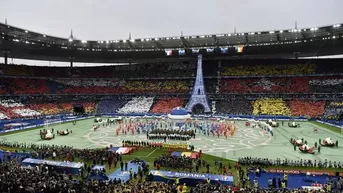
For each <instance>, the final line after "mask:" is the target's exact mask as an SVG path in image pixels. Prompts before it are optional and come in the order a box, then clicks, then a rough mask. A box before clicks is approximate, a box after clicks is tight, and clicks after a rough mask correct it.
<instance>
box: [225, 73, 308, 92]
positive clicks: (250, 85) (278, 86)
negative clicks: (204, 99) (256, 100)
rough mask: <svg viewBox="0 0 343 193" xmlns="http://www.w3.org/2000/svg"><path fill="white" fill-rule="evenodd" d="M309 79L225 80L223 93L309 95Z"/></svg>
mask: <svg viewBox="0 0 343 193" xmlns="http://www.w3.org/2000/svg"><path fill="white" fill-rule="evenodd" d="M308 82H309V78H308V77H290V78H234V79H223V80H222V82H221V87H220V91H221V93H309V92H310V90H309V85H308Z"/></svg>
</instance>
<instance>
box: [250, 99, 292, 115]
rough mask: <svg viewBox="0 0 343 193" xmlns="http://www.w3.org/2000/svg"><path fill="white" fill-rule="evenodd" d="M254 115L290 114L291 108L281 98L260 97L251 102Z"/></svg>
mask: <svg viewBox="0 0 343 193" xmlns="http://www.w3.org/2000/svg"><path fill="white" fill-rule="evenodd" d="M253 108H254V109H253V114H254V115H288V116H289V115H291V110H290V109H289V107H288V106H287V104H286V102H285V101H284V100H282V99H281V98H278V99H273V98H260V99H257V100H255V101H254V102H253Z"/></svg>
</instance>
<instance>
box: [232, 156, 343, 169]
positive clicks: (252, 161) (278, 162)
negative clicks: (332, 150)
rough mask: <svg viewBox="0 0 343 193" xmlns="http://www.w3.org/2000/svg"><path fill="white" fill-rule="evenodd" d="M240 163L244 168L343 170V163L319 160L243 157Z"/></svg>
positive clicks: (239, 160)
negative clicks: (270, 167) (274, 167)
mask: <svg viewBox="0 0 343 193" xmlns="http://www.w3.org/2000/svg"><path fill="white" fill-rule="evenodd" d="M238 163H239V164H240V165H244V166H261V167H265V166H267V167H269V166H287V167H311V168H313V167H317V168H342V167H343V165H342V164H343V163H341V162H336V161H334V162H332V161H328V160H327V159H325V160H324V161H321V160H319V161H317V160H310V159H308V160H305V159H300V160H297V161H294V160H287V159H284V160H282V159H268V158H256V157H243V158H239V159H238Z"/></svg>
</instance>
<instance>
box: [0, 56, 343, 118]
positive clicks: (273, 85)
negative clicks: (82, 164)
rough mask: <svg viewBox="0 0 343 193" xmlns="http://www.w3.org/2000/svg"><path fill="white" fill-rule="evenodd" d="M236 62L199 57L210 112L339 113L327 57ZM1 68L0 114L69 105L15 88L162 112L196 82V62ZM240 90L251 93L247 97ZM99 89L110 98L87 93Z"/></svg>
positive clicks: (91, 107) (97, 106)
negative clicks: (29, 98) (303, 60)
mask: <svg viewBox="0 0 343 193" xmlns="http://www.w3.org/2000/svg"><path fill="white" fill-rule="evenodd" d="M242 62H243V61H239V62H237V63H235V62H233V64H230V63H229V62H228V61H223V62H222V64H218V63H217V62H215V61H205V62H204V63H205V65H204V67H203V71H204V76H205V81H204V83H205V91H206V92H207V93H208V94H209V96H210V98H209V100H210V101H212V102H213V105H214V106H213V107H215V108H216V110H215V112H213V113H214V114H238V115H249V114H252V113H253V114H255V115H267V114H270V115H292V116H309V117H320V116H325V117H326V118H337V117H339V116H340V113H341V112H342V111H341V108H340V107H338V106H337V105H336V106H333V105H331V104H334V103H332V102H330V101H334V100H336V101H337V98H336V99H335V98H333V96H334V95H332V94H335V93H340V92H343V76H341V75H340V73H339V72H340V71H339V70H340V69H339V68H340V67H339V66H338V67H335V65H333V62H332V61H331V62H330V61H328V65H327V66H326V65H324V64H323V62H322V61H321V62H317V63H316V60H311V61H310V62H309V61H308V62H306V63H297V64H294V62H293V63H290V64H289V63H288V62H285V61H283V62H280V63H281V64H274V65H272V64H270V61H268V60H266V62H265V63H266V64H260V63H261V61H260V62H259V63H257V64H254V63H253V62H254V61H253V60H252V64H241V63H242ZM1 70H2V73H3V77H1V78H0V96H1V97H3V100H2V101H6V100H7V101H8V99H10V100H12V101H11V102H10V103H11V104H8V102H2V103H1V105H0V113H1V114H0V117H3V118H16V117H27V116H41V115H54V114H59V113H72V112H73V104H74V101H70V100H71V99H66V100H64V101H63V99H60V98H57V100H53V102H47V101H46V102H44V101H39V102H37V101H33V102H32V101H26V100H23V98H19V99H18V98H15V99H14V98H11V97H12V96H16V97H19V96H21V95H27V96H29V95H32V96H33V95H34V96H44V97H47V98H49V96H63V97H66V96H69V95H71V96H77V97H80V96H84V97H86V98H88V99H89V100H87V101H90V103H83V104H84V105H86V104H87V105H88V106H85V110H86V112H88V113H89V112H92V113H93V112H96V113H98V114H108V113H144V112H151V113H168V112H170V110H171V109H173V108H174V107H177V106H185V105H186V104H187V98H188V97H189V94H190V92H191V90H192V86H193V84H194V76H195V62H182V63H179V62H176V63H155V64H136V65H128V66H125V65H123V66H111V67H106V66H103V67H80V68H65V67H35V66H25V65H1ZM335 70H338V71H335ZM52 72H53V73H52ZM51 77H53V78H51ZM100 77H101V78H100ZM232 94H234V95H237V96H231V95H232ZM245 94H254V97H253V98H247V97H246V96H245ZM268 94H272V95H275V94H280V95H287V94H292V95H290V96H289V97H286V98H284V99H283V100H282V99H280V96H268ZM302 94H305V95H312V94H322V95H323V96H324V95H327V94H330V97H329V98H327V97H326V99H325V100H321V101H319V100H318V99H313V98H311V97H310V98H309V97H308V96H302ZM97 95H99V96H106V95H109V96H110V95H115V97H114V98H113V97H112V98H111V97H110V98H109V99H101V98H100V99H98V100H94V99H91V98H92V97H91V96H97ZM155 95H157V96H160V97H154V96H155ZM180 96H181V97H180ZM218 97H219V98H218ZM223 97H224V99H223ZM232 97H236V98H232ZM237 97H238V98H237ZM244 98H246V99H244ZM271 98H279V99H271ZM305 98H306V99H305ZM68 100H69V101H68ZM15 103H18V104H15ZM313 107H316V108H313Z"/></svg>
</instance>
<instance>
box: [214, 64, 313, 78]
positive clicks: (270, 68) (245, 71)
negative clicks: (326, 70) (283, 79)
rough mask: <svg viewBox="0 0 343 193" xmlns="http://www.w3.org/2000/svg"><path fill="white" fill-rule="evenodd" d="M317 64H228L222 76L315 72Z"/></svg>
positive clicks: (223, 69)
mask: <svg viewBox="0 0 343 193" xmlns="http://www.w3.org/2000/svg"><path fill="white" fill-rule="evenodd" d="M315 72H316V65H315V64H282V65H280V64H273V65H260V64H257V65H227V66H224V67H223V68H222V72H221V74H222V76H252V75H262V76H263V75H297V74H314V73H315Z"/></svg>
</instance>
